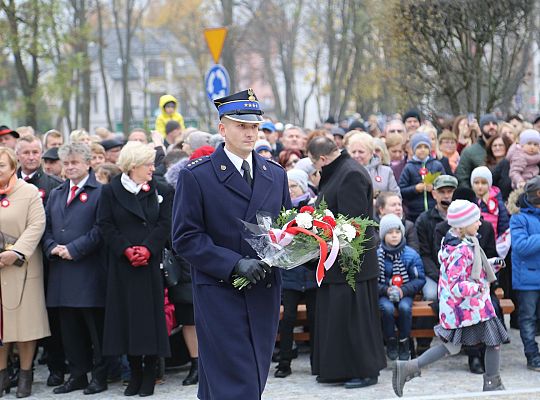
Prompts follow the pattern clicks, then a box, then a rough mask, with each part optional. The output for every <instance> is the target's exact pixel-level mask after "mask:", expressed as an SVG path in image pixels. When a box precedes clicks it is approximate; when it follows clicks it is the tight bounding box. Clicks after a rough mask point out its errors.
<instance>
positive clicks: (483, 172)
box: [471, 166, 493, 187]
mask: <svg viewBox="0 0 540 400" xmlns="http://www.w3.org/2000/svg"><path fill="white" fill-rule="evenodd" d="M476 178H482V179H485V180H486V181H487V183H488V185H489V187H491V186H493V175H492V174H491V171H490V170H489V168H488V167H485V166H481V167H476V168H475V169H473V172H472V174H471V186H472V185H473V184H474V180H475V179H476Z"/></svg>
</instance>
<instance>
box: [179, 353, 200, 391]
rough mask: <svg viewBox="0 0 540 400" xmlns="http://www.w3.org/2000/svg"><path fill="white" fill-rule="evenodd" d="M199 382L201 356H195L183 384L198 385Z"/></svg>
mask: <svg viewBox="0 0 540 400" xmlns="http://www.w3.org/2000/svg"><path fill="white" fill-rule="evenodd" d="M197 383H199V358H198V357H195V358H192V359H191V368H190V369H189V374H188V376H186V379H184V380H183V381H182V386H190V385H196V384H197Z"/></svg>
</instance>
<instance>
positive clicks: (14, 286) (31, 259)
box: [0, 179, 50, 343]
mask: <svg viewBox="0 0 540 400" xmlns="http://www.w3.org/2000/svg"><path fill="white" fill-rule="evenodd" d="M6 199H7V200H8V201H9V205H8V206H7V207H2V206H0V231H1V232H3V233H5V234H8V235H11V236H13V237H16V238H18V239H17V241H16V242H15V245H14V246H13V250H15V251H18V252H19V253H22V254H24V256H25V258H26V260H27V261H26V262H25V263H24V265H23V266H22V267H16V266H13V265H11V266H6V267H3V268H0V285H1V286H0V289H1V291H2V297H1V304H2V315H1V316H2V320H3V321H2V323H3V332H2V341H4V342H6V343H9V342H26V341H29V340H35V339H40V338H42V337H45V336H49V335H50V331H49V323H48V319H47V309H46V308H45V293H44V283H43V261H42V258H41V247H40V240H41V236H42V235H43V232H44V230H45V210H44V208H43V202H42V200H41V197H40V195H39V192H38V190H37V188H36V187H35V186H33V185H30V184H28V183H26V182H24V181H23V180H21V179H19V180H18V181H17V183H16V184H15V186H14V188H13V190H12V192H11V193H10V194H9V195H8V196H7V197H6Z"/></svg>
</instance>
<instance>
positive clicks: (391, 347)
mask: <svg viewBox="0 0 540 400" xmlns="http://www.w3.org/2000/svg"><path fill="white" fill-rule="evenodd" d="M386 355H387V356H388V358H389V359H390V360H392V361H394V360H396V359H397V358H398V344H397V339H396V338H395V337H390V338H388V339H386Z"/></svg>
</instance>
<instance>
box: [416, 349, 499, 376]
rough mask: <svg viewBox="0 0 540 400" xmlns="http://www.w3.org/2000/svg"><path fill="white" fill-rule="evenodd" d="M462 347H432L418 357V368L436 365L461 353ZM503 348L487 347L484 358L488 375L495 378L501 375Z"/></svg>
mask: <svg viewBox="0 0 540 400" xmlns="http://www.w3.org/2000/svg"><path fill="white" fill-rule="evenodd" d="M460 347H461V346H455V345H451V344H439V345H437V346H434V347H431V348H430V349H429V350H427V351H426V352H425V353H423V354H422V355H421V356H420V357H418V367H419V368H424V367H425V366H426V365H429V364H431V363H434V362H435V361H437V360H440V359H441V358H443V357H446V356H447V355H449V354H452V355H454V354H457V353H459V350H460ZM500 356H501V348H500V346H486V355H485V357H484V364H485V366H486V375H488V376H495V375H499V368H500V364H501V357H500Z"/></svg>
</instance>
